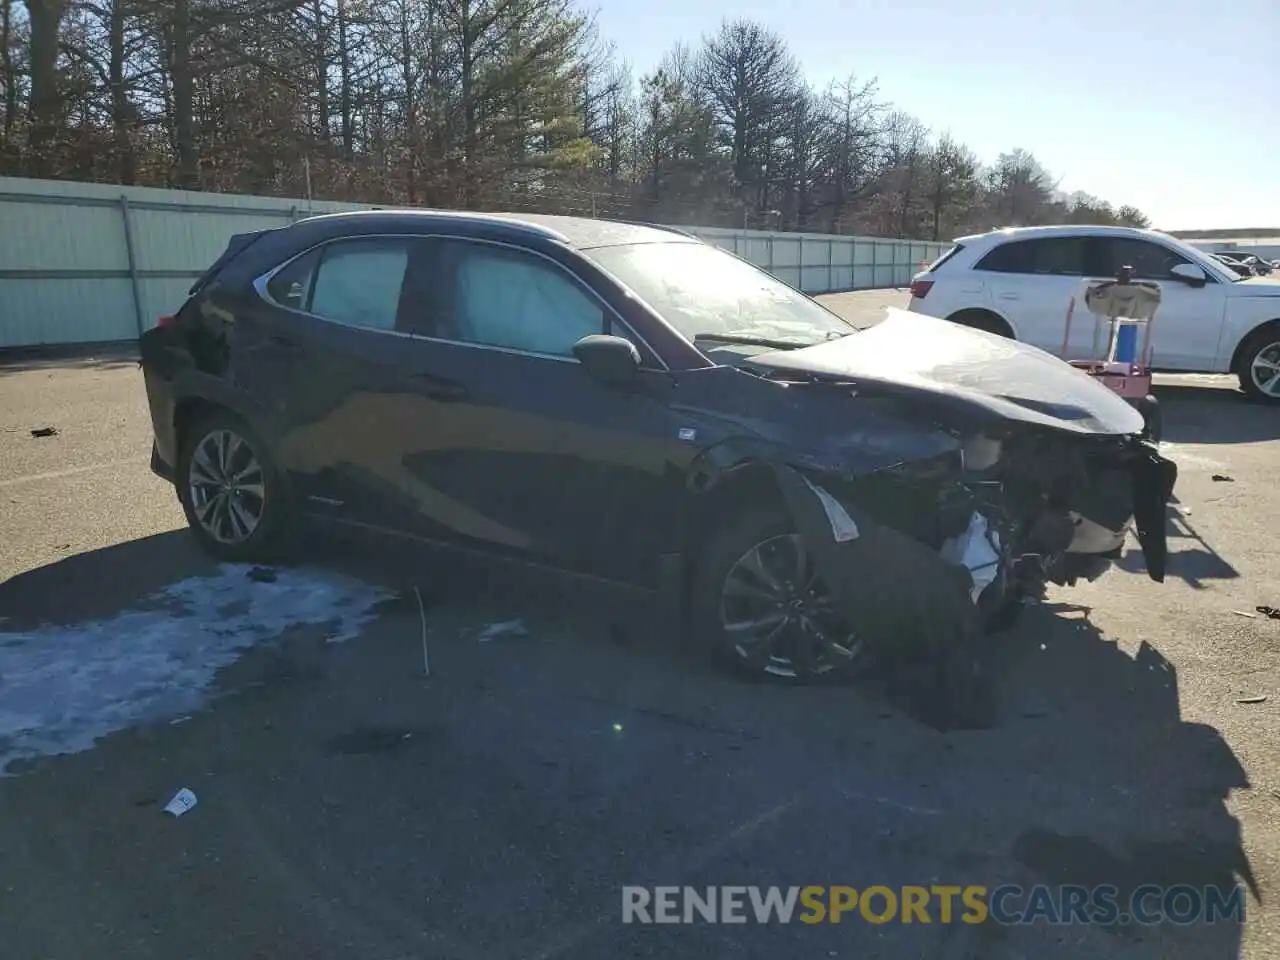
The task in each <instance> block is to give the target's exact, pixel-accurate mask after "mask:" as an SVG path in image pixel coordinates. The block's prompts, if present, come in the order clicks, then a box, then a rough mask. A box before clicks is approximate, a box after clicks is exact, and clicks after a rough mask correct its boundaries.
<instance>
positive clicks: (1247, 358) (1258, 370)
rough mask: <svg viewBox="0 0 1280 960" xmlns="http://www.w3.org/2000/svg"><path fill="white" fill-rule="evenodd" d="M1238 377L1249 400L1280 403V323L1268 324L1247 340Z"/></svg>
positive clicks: (1237, 371)
mask: <svg viewBox="0 0 1280 960" xmlns="http://www.w3.org/2000/svg"><path fill="white" fill-rule="evenodd" d="M1236 376H1238V377H1239V378H1240V389H1241V390H1243V391H1244V392H1245V394H1246V395H1247V396H1248V397H1249V399H1251V400H1257V401H1259V402H1261V403H1280V324H1272V325H1271V326H1269V327H1264V328H1263V329H1261V330H1258V331H1257V332H1255V333H1254V334H1253V335H1252V336H1251V337H1249V339H1248V340H1247V341H1245V345H1244V349H1242V350H1241V351H1240V362H1239V364H1238V366H1237V367H1236Z"/></svg>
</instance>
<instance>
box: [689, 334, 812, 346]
mask: <svg viewBox="0 0 1280 960" xmlns="http://www.w3.org/2000/svg"><path fill="white" fill-rule="evenodd" d="M693 342H694V343H704V342H713V343H741V344H744V345H745V346H748V347H769V348H770V349H773V350H796V349H799V348H800V347H812V346H813V345H814V343H815V342H818V341H811V340H775V339H772V338H771V337H758V336H753V335H752V334H749V333H695V334H694V335H693Z"/></svg>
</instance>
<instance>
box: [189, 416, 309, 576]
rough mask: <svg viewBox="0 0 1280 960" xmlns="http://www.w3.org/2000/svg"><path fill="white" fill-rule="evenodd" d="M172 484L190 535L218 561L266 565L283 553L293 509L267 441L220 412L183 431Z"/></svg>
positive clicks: (239, 420) (239, 421) (240, 421)
mask: <svg viewBox="0 0 1280 960" xmlns="http://www.w3.org/2000/svg"><path fill="white" fill-rule="evenodd" d="M175 486H176V487H177V491H178V499H179V500H180V501H181V503H182V510H183V513H185V514H186V517H187V523H188V524H189V525H190V527H191V531H192V533H194V534H195V537H196V539H197V540H198V541H199V542H200V546H201V547H203V548H204V550H205V551H206V552H208V553H210V554H212V555H213V556H215V557H217V558H218V559H219V560H227V561H232V562H246V561H248V562H253V561H266V560H271V559H275V558H277V557H278V556H279V555H280V554H281V553H282V551H283V548H284V546H285V545H286V542H287V539H288V533H289V531H290V529H291V527H292V513H293V510H292V505H291V504H290V502H289V496H288V491H287V489H286V485H285V483H284V481H283V478H282V476H281V474H280V472H279V470H278V469H277V468H276V465H275V461H274V460H273V459H272V457H271V455H270V452H269V450H268V449H267V444H266V442H265V441H264V440H263V439H262V438H261V437H260V436H258V434H257V433H256V432H254V430H253V429H252V428H251V427H250V426H249V425H248V424H247V423H245V422H244V421H243V420H241V419H240V418H239V417H236V416H235V415H234V414H232V413H230V412H228V411H225V410H219V411H215V412H213V413H209V414H206V415H205V416H202V417H200V418H199V419H198V420H196V421H195V422H194V423H192V424H191V425H190V427H189V428H188V429H187V430H186V431H184V434H183V437H182V443H181V447H180V450H179V453H178V463H177V469H176V471H175Z"/></svg>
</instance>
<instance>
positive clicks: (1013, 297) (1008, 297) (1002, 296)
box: [1000, 293, 1018, 300]
mask: <svg viewBox="0 0 1280 960" xmlns="http://www.w3.org/2000/svg"><path fill="white" fill-rule="evenodd" d="M1000 299H1001V300H1017V299H1018V295H1017V294H1016V293H1002V294H1000Z"/></svg>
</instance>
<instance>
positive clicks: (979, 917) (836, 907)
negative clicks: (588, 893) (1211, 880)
mask: <svg viewBox="0 0 1280 960" xmlns="http://www.w3.org/2000/svg"><path fill="white" fill-rule="evenodd" d="M845 920H849V921H853V922H864V923H872V924H883V923H942V924H949V923H967V924H976V923H998V924H1005V925H1012V924H1030V923H1050V924H1081V923H1083V924H1100V925H1109V924H1117V923H1119V924H1127V923H1140V924H1156V923H1175V924H1184V925H1185V924H1191V923H1217V922H1220V921H1231V922H1236V923H1240V922H1243V920H1244V889H1243V888H1242V887H1238V886H1237V887H1234V888H1231V889H1228V890H1223V889H1221V888H1219V887H1212V886H1210V887H1193V886H1190V885H1185V884H1183V885H1177V886H1169V887H1162V886H1157V885H1155V884H1145V885H1142V886H1138V887H1135V888H1134V889H1133V890H1131V891H1124V892H1122V891H1121V890H1120V888H1119V887H1115V886H1110V885H1105V884H1104V885H1101V886H1096V887H1083V886H1074V885H1070V884H1064V885H1061V886H1048V885H1037V886H1033V887H1026V888H1024V887H1020V886H1015V885H1011V884H1006V885H1002V886H997V887H990V888H988V887H986V886H979V885H976V884H968V885H964V886H961V885H958V884H957V885H941V884H933V885H931V886H927V887H926V886H910V885H908V886H901V887H888V886H882V885H874V886H869V887H864V888H858V887H849V886H839V885H837V886H821V885H809V886H803V887H800V886H795V887H776V886H774V887H757V886H722V887H663V886H657V887H642V886H626V887H623V888H622V922H623V923H751V922H754V923H760V924H765V923H794V922H799V923H808V924H817V923H841V922H842V921H845Z"/></svg>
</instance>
